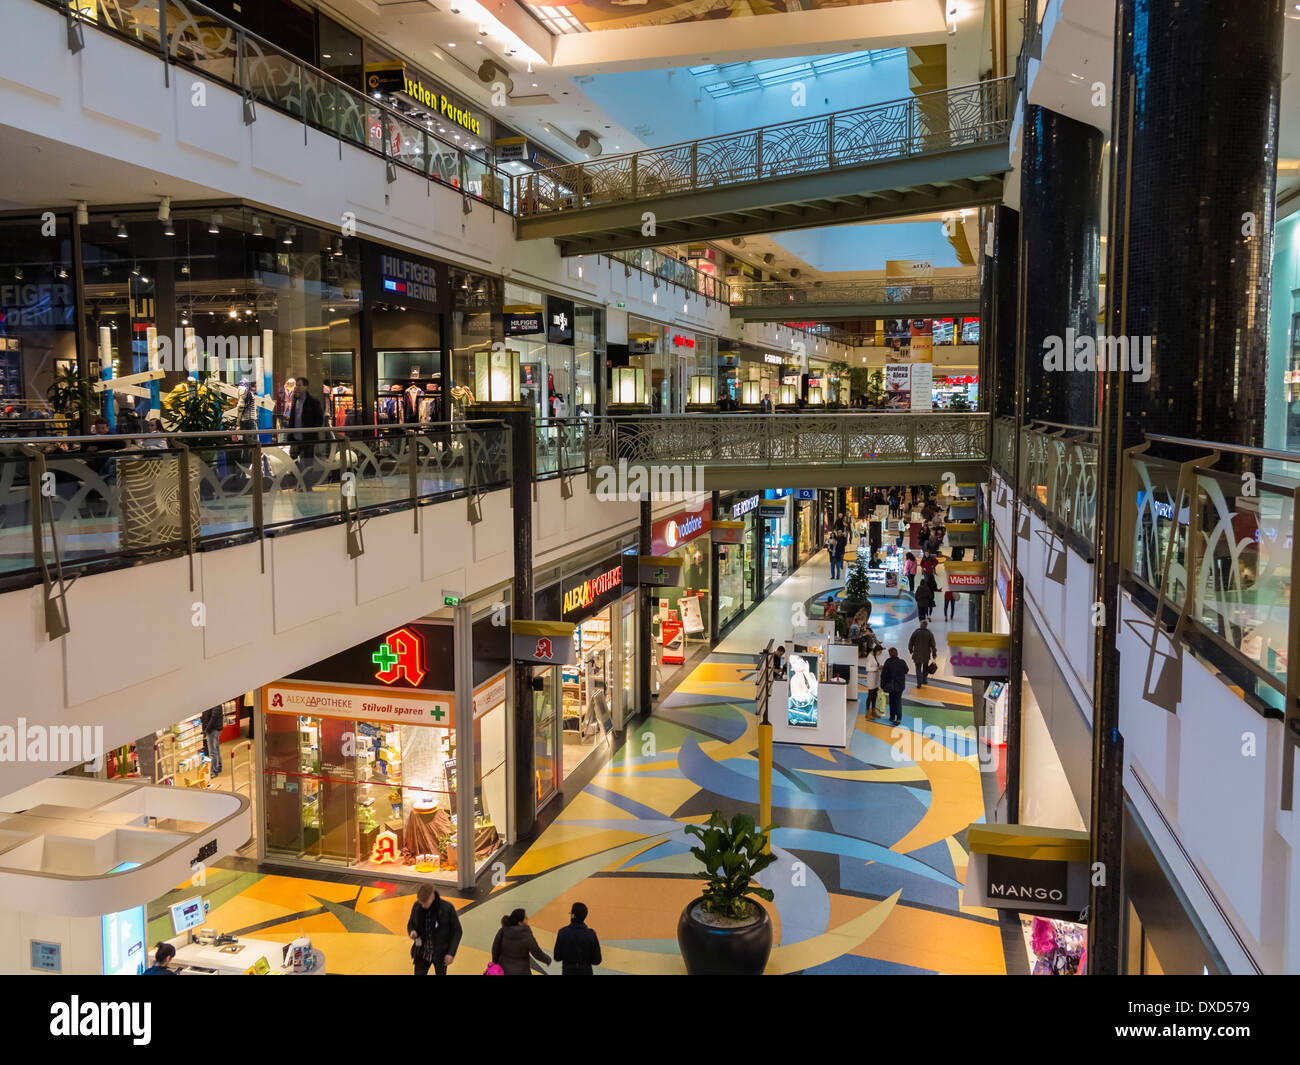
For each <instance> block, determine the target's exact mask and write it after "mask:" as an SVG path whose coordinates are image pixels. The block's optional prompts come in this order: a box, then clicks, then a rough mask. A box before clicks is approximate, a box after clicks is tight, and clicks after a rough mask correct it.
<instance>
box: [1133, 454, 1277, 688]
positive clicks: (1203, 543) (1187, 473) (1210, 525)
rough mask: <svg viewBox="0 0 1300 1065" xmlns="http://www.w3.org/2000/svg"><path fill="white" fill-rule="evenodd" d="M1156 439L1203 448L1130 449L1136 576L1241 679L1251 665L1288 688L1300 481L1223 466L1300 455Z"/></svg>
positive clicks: (1253, 671) (1267, 682)
mask: <svg viewBox="0 0 1300 1065" xmlns="http://www.w3.org/2000/svg"><path fill="white" fill-rule="evenodd" d="M1148 440H1149V441H1153V442H1156V443H1162V444H1170V443H1175V444H1177V445H1178V446H1179V447H1185V448H1188V449H1195V450H1197V451H1199V452H1200V455H1199V456H1198V457H1196V458H1193V459H1191V460H1188V461H1186V462H1182V463H1180V462H1177V461H1174V460H1173V459H1168V458H1157V457H1155V456H1153V455H1151V454H1149V453H1146V452H1134V453H1130V455H1129V456H1128V462H1127V465H1126V469H1125V484H1124V496H1123V498H1124V502H1125V506H1126V507H1127V508H1129V510H1128V511H1127V512H1126V514H1125V525H1126V537H1127V540H1126V544H1125V555H1124V565H1125V569H1126V571H1127V574H1128V576H1129V577H1130V578H1131V579H1132V580H1133V581H1134V582H1135V583H1136V584H1137V585H1138V586H1139V587H1140V588H1145V589H1146V590H1147V591H1148V592H1149V594H1150V596H1151V597H1162V598H1163V601H1164V604H1165V607H1166V608H1167V609H1169V610H1172V611H1173V612H1174V613H1176V614H1177V615H1179V617H1180V618H1181V619H1183V627H1184V628H1185V629H1186V630H1188V631H1189V635H1194V634H1199V635H1200V636H1201V637H1202V638H1203V640H1207V641H1208V642H1209V644H1210V645H1211V646H1212V647H1216V648H1218V649H1219V650H1220V651H1221V652H1222V653H1223V654H1224V655H1225V656H1226V659H1225V662H1224V665H1225V666H1226V667H1227V668H1228V669H1229V670H1230V671H1232V672H1235V673H1236V678H1235V679H1239V680H1243V679H1245V677H1244V676H1243V674H1242V673H1241V667H1245V669H1246V670H1247V671H1248V675H1253V676H1254V677H1255V678H1257V679H1258V680H1259V681H1262V683H1263V685H1264V686H1266V687H1269V688H1272V689H1274V690H1276V691H1277V692H1279V693H1282V692H1285V691H1286V690H1287V683H1288V666H1289V661H1288V659H1289V653H1288V651H1289V647H1290V641H1291V627H1292V622H1293V614H1292V610H1291V587H1292V573H1293V569H1292V564H1293V553H1294V535H1295V501H1296V497H1297V492H1300V480H1296V479H1293V478H1289V477H1280V476H1277V475H1271V474H1270V475H1268V476H1267V477H1265V476H1262V475H1260V476H1255V475H1254V474H1251V475H1249V476H1246V477H1244V476H1243V475H1242V473H1240V472H1238V471H1237V470H1235V469H1216V468H1215V467H1216V466H1220V465H1221V466H1229V465H1231V462H1230V460H1231V459H1233V458H1235V457H1237V456H1245V457H1246V458H1247V461H1250V460H1252V459H1282V460H1283V461H1286V460H1287V459H1288V458H1289V459H1290V460H1291V461H1295V457H1294V456H1286V455H1283V454H1281V453H1277V452H1266V451H1262V450H1260V449H1257V448H1238V447H1233V446H1228V445H1216V444H1209V443H1199V442H1193V441H1182V440H1179V441H1175V440H1171V439H1170V438H1165V437H1148ZM1256 468H1258V466H1256ZM1148 605H1150V604H1148ZM1234 665H1235V666H1236V667H1237V668H1236V669H1235V670H1234V669H1233V666H1234ZM1244 686H1247V687H1248V686H1249V684H1248V683H1247V684H1246V685H1244ZM1257 690H1259V689H1258V687H1257Z"/></svg>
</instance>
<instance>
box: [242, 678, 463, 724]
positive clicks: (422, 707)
mask: <svg viewBox="0 0 1300 1065" xmlns="http://www.w3.org/2000/svg"><path fill="white" fill-rule="evenodd" d="M455 706H456V697H455V695H454V694H452V693H451V692H447V693H440V694H438V695H433V694H430V693H424V692H394V691H384V692H379V691H375V690H374V689H370V690H369V691H367V690H366V689H364V688H353V687H344V686H342V685H338V684H295V683H290V682H289V681H283V680H282V681H277V682H276V683H275V684H268V685H267V686H266V687H265V688H263V689H262V710H263V711H264V712H265V713H268V714H302V715H305V716H307V717H342V718H352V719H354V720H357V721H400V722H402V723H404V724H410V725H441V726H444V727H447V728H450V727H451V726H452V724H454V722H455V715H454V710H455Z"/></svg>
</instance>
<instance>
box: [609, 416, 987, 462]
mask: <svg viewBox="0 0 1300 1065" xmlns="http://www.w3.org/2000/svg"><path fill="white" fill-rule="evenodd" d="M987 438H988V415H986V414H888V413H881V414H794V413H790V414H720V415H713V414H686V415H645V416H642V417H638V416H635V415H633V416H618V417H606V418H598V419H596V420H595V424H594V425H593V427H592V430H591V432H590V434H589V435H588V437H587V442H588V449H589V457H588V460H587V463H588V467H589V468H590V469H596V468H597V467H599V466H602V465H612V464H614V463H617V462H618V460H620V459H626V460H627V461H628V462H629V463H640V464H643V465H647V466H650V465H678V464H683V465H692V466H695V465H702V466H708V465H733V466H751V467H752V466H764V467H773V468H780V467H782V466H810V465H825V466H836V467H855V468H858V469H865V468H866V467H869V466H871V465H872V464H878V463H882V462H893V463H899V462H906V463H925V464H929V465H931V466H936V465H939V464H941V463H944V462H962V463H970V462H987V461H988V447H987Z"/></svg>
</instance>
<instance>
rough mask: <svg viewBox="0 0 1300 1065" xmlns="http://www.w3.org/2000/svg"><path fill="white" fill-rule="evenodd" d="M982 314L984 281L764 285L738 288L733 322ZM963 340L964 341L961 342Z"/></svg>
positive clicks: (733, 295)
mask: <svg viewBox="0 0 1300 1065" xmlns="http://www.w3.org/2000/svg"><path fill="white" fill-rule="evenodd" d="M979 312H980V279H979V278H978V277H954V278H936V279H934V280H933V281H928V282H925V283H924V284H909V285H899V284H896V283H890V282H886V281H885V280H884V279H883V278H865V279H862V280H850V281H825V282H821V281H819V282H816V283H815V284H812V285H793V284H787V283H784V282H779V283H778V282H764V283H763V284H757V285H742V286H732V290H731V317H732V318H739V319H741V320H743V321H746V322H788V321H791V320H792V319H804V318H812V319H815V320H816V321H818V322H829V321H834V320H835V319H837V318H957V317H960V316H965V315H969V316H975V315H978V314H979ZM958 340H960V338H958Z"/></svg>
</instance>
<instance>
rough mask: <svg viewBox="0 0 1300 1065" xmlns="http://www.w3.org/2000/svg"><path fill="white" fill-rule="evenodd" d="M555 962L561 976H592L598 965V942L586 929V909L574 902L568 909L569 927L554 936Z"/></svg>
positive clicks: (592, 933)
mask: <svg viewBox="0 0 1300 1065" xmlns="http://www.w3.org/2000/svg"><path fill="white" fill-rule="evenodd" d="M553 953H554V954H555V960H556V961H558V962H559V963H560V973H561V975H563V976H593V975H595V974H594V973H593V971H592V970H593V968H594V967H595V966H597V965H599V964H600V940H599V939H597V938H596V933H595V932H594V931H592V930H591V929H590V928H588V927H587V907H586V906H585V905H583V904H582V903H581V902H575V903H574V904H573V905H572V906H571V907H570V908H569V926H568V927H567V928H561V929H560V930H559V932H557V933H556V934H555V950H554V952H553Z"/></svg>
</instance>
